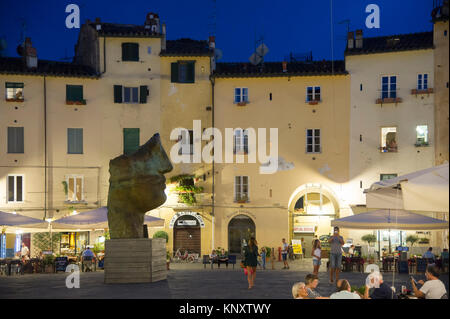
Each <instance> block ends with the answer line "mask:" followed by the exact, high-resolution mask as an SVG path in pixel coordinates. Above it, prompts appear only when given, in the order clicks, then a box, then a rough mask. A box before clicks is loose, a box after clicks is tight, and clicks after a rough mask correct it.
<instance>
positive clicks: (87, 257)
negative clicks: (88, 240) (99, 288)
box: [81, 247, 95, 271]
mask: <svg viewBox="0 0 450 319" xmlns="http://www.w3.org/2000/svg"><path fill="white" fill-rule="evenodd" d="M94 258H95V254H94V253H93V252H92V251H91V249H90V248H89V247H87V248H86V250H85V251H84V252H83V254H82V255H81V260H82V262H83V265H84V266H85V267H86V271H92V261H93V259H94Z"/></svg>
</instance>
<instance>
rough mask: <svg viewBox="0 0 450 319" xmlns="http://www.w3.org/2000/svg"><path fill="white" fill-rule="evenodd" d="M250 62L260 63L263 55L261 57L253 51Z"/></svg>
mask: <svg viewBox="0 0 450 319" xmlns="http://www.w3.org/2000/svg"><path fill="white" fill-rule="evenodd" d="M249 60H250V63H251V64H253V65H258V64H259V63H261V61H262V57H260V56H259V55H258V54H256V53H253V54H252V56H251V57H250V58H249Z"/></svg>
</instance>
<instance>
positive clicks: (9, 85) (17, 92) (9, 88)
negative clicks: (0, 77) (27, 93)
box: [5, 82, 23, 101]
mask: <svg viewBox="0 0 450 319" xmlns="http://www.w3.org/2000/svg"><path fill="white" fill-rule="evenodd" d="M5 89H6V100H22V101H23V83H15V82H6V83H5Z"/></svg>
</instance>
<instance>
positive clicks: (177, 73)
mask: <svg viewBox="0 0 450 319" xmlns="http://www.w3.org/2000/svg"><path fill="white" fill-rule="evenodd" d="M170 79H171V82H176V83H195V61H178V62H176V63H175V62H174V63H172V64H171V76H170Z"/></svg>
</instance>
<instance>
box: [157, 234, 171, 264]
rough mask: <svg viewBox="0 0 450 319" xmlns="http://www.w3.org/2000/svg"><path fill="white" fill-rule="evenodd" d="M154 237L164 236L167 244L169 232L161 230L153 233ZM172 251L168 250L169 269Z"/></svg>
mask: <svg viewBox="0 0 450 319" xmlns="http://www.w3.org/2000/svg"><path fill="white" fill-rule="evenodd" d="M153 238H164V239H165V240H166V244H167V242H168V241H169V234H168V233H166V232H165V231H164V230H159V231H157V232H156V233H154V234H153ZM170 259H171V258H170V251H168V250H167V251H166V267H167V270H169V268H170Z"/></svg>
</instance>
